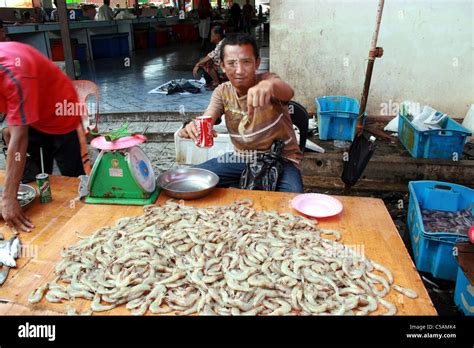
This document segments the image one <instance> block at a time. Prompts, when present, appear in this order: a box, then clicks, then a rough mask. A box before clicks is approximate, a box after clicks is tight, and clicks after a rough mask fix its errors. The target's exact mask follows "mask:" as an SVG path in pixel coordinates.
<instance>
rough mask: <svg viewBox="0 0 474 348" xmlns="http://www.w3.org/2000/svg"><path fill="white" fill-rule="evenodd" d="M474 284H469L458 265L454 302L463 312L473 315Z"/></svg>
mask: <svg viewBox="0 0 474 348" xmlns="http://www.w3.org/2000/svg"><path fill="white" fill-rule="evenodd" d="M472 287H474V284H470V282H469V279H467V277H466V275H465V274H464V272H463V270H462V268H461V267H458V276H457V278H456V288H455V289H454V303H455V304H456V306H457V307H458V308H459V309H460V310H461V311H462V312H463V313H464V314H465V315H470V316H474V309H473V308H474V293H473V292H472V290H471V289H472Z"/></svg>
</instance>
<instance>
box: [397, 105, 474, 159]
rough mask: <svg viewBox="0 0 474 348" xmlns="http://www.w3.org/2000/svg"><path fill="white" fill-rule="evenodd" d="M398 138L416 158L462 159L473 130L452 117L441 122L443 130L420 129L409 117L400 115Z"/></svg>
mask: <svg viewBox="0 0 474 348" xmlns="http://www.w3.org/2000/svg"><path fill="white" fill-rule="evenodd" d="M398 116H399V118H398V139H400V142H401V143H402V144H403V146H404V147H405V148H406V149H407V150H408V152H409V153H410V154H411V155H412V156H413V157H415V158H440V159H449V160H453V159H455V154H457V159H461V156H462V153H463V151H464V144H466V141H467V137H468V136H470V135H471V132H470V131H469V130H468V129H467V128H465V127H463V126H461V125H460V124H459V123H457V122H456V121H453V120H452V119H451V118H450V117H446V118H445V120H444V122H443V123H442V124H441V127H442V129H441V130H427V131H419V130H417V129H416V128H415V127H414V126H413V124H412V123H411V122H410V121H409V120H408V118H407V117H406V116H404V115H402V114H399V115H398Z"/></svg>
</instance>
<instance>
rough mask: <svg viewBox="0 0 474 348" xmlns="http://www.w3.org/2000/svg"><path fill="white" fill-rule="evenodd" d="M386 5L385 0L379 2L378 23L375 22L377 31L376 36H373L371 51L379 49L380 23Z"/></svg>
mask: <svg viewBox="0 0 474 348" xmlns="http://www.w3.org/2000/svg"><path fill="white" fill-rule="evenodd" d="M384 3H385V0H379V7H378V9H377V21H376V22H375V31H374V35H373V36H372V44H371V45H370V49H371V50H375V47H377V39H378V37H379V29H380V22H381V21H382V12H383V5H384Z"/></svg>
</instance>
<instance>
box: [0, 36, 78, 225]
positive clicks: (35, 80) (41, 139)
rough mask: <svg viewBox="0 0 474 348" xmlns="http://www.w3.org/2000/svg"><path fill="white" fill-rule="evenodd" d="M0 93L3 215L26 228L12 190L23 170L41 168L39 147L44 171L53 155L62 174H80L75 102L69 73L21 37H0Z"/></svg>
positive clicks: (32, 171)
mask: <svg viewBox="0 0 474 348" xmlns="http://www.w3.org/2000/svg"><path fill="white" fill-rule="evenodd" d="M0 92H1V93H0V113H2V112H5V113H6V121H7V124H8V128H7V129H5V130H3V131H2V134H3V138H4V139H5V140H6V144H7V146H8V152H7V156H6V173H5V180H4V185H3V197H2V200H1V209H2V216H3V219H4V220H5V223H6V224H8V225H9V226H11V227H12V228H14V229H17V230H20V229H21V230H24V231H30V229H31V228H32V227H33V224H32V223H31V221H30V220H29V219H28V218H27V217H26V216H25V214H24V213H23V211H22V210H21V208H20V205H19V203H18V201H17V191H18V187H19V184H20V179H21V178H22V176H23V175H25V176H28V179H27V180H34V179H35V176H36V175H37V174H39V173H41V162H40V148H42V150H43V159H44V168H45V172H46V173H49V174H51V173H52V170H53V160H55V161H56V163H57V165H58V167H59V169H60V171H61V174H62V175H64V176H79V175H82V174H85V173H84V167H83V164H82V159H81V150H80V143H79V137H78V135H77V128H78V127H79V125H80V123H81V117H80V105H79V104H78V99H77V93H76V90H75V89H74V86H73V84H72V83H71V81H70V80H69V78H68V77H67V76H66V75H64V74H63V72H62V71H61V70H60V69H59V68H58V67H57V66H56V65H55V64H54V63H53V62H51V61H50V60H49V59H48V58H47V57H46V56H44V55H43V54H42V53H40V52H39V51H37V50H36V49H34V48H33V47H31V46H29V45H25V44H23V43H20V42H0ZM27 152H28V155H27ZM27 156H28V157H27ZM25 164H26V168H27V169H28V170H25ZM27 180H24V181H27Z"/></svg>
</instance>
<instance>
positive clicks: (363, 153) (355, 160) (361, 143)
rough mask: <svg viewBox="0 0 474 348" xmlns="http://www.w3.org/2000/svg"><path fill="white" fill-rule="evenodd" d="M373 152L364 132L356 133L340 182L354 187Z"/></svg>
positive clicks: (373, 148) (371, 143) (372, 143)
mask: <svg viewBox="0 0 474 348" xmlns="http://www.w3.org/2000/svg"><path fill="white" fill-rule="evenodd" d="M374 150H375V144H374V142H373V141H370V138H369V135H368V134H367V133H366V132H362V133H358V134H356V136H355V139H354V141H353V143H352V145H351V147H350V148H349V160H348V161H346V162H344V169H343V171H342V175H341V180H342V181H343V182H344V183H345V184H346V185H348V186H354V185H355V184H356V183H357V181H358V180H359V178H360V176H361V175H362V173H363V172H364V170H365V167H366V166H367V164H368V163H369V161H370V158H371V157H372V155H373V153H374Z"/></svg>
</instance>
